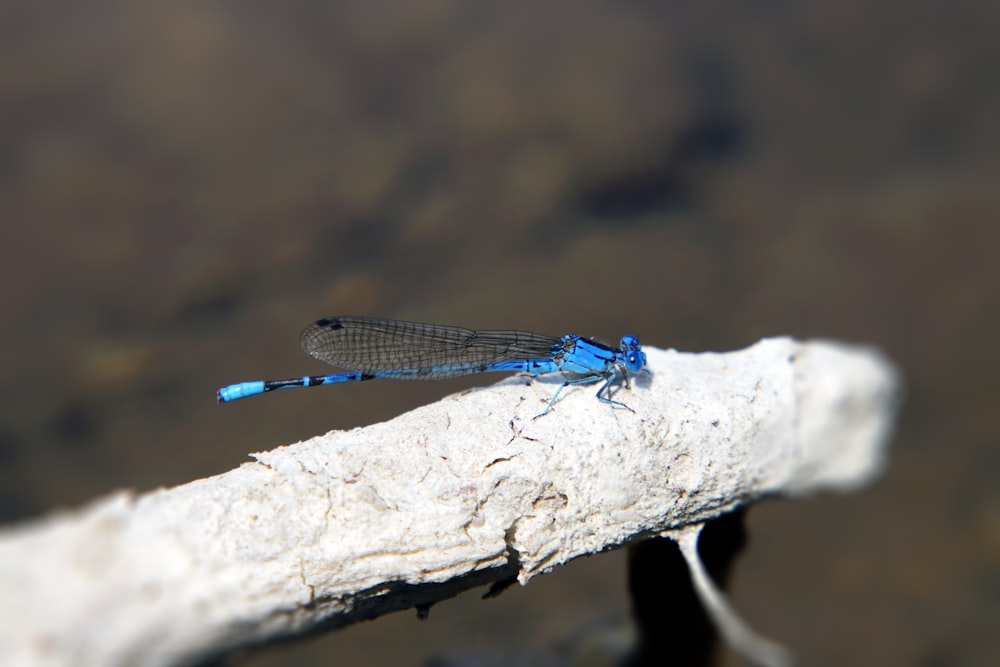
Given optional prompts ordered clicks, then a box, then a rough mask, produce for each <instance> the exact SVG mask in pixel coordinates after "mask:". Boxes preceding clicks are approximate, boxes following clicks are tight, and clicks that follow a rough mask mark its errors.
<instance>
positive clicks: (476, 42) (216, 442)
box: [0, 0, 1000, 667]
mask: <svg viewBox="0 0 1000 667" xmlns="http://www.w3.org/2000/svg"><path fill="white" fill-rule="evenodd" d="M538 4H541V3H534V2H526V1H523V0H514V1H507V2H457V1H454V0H410V1H407V2H404V1H402V0H397V1H395V2H390V1H386V0H368V1H367V2H363V3H362V2H357V3H340V2H333V1H325V2H324V1H321V0H286V1H284V2H258V1H255V0H241V1H236V0H227V1H220V2H187V1H183V0H182V1H177V0H174V1H172V2H155V1H154V2H141V3H140V2H131V3H128V2H113V1H110V0H89V1H88V2H83V3H81V2H69V1H66V0H53V1H52V2H47V3H37V2H29V1H26V0H14V1H10V0H8V1H7V2H4V3H2V5H0V216H2V218H0V219H2V227H0V258H2V262H0V275H2V283H0V312H2V313H3V315H4V317H3V327H2V328H0V337H2V339H0V349H2V350H3V353H2V355H0V378H2V383H0V518H2V519H3V520H5V521H6V522H13V521H16V520H20V519H24V518H29V517H32V516H37V515H40V514H42V513H44V512H46V511H49V510H51V509H53V508H58V507H70V506H75V505H78V504H80V503H83V502H85V501H87V500H88V499H91V498H94V497H96V496H98V495H100V494H102V493H105V492H108V491H110V490H112V489H117V488H121V487H133V488H136V489H139V490H148V489H152V488H155V487H157V486H160V485H175V484H180V483H183V482H186V481H189V480H192V479H195V478H197V477H202V476H206V475H210V474H214V473H219V472H222V471H225V470H228V469H230V468H233V467H235V466H237V465H239V464H240V463H241V462H243V461H245V460H246V454H247V452H251V451H257V450H262V449H270V448H272V447H274V446H277V445H279V444H283V443H288V442H294V441H297V440H299V439H304V438H307V437H310V436H312V435H315V434H318V433H322V432H325V431H327V430H330V429H333V428H349V427H353V426H357V425H363V424H368V423H371V422H373V421H377V420H383V419H386V418H389V417H391V416H393V415H396V414H398V413H399V412H401V411H403V410H406V409H410V408H413V407H416V406H418V405H421V404H424V403H426V402H429V401H432V400H434V399H436V398H438V397H441V396H443V395H446V394H448V393H451V392H453V391H456V390H457V389H459V388H461V387H465V386H471V385H482V384H487V383H489V382H491V381H493V380H495V379H497V378H492V377H486V378H471V379H470V378H466V379H464V380H455V381H448V382H441V383H405V382H400V383H393V382H372V383H364V384H361V385H357V386H340V387H327V388H321V389H313V390H309V391H295V392H287V393H281V394H274V395H270V396H268V397H261V398H258V399H251V400H248V401H245V402H240V403H236V404H233V405H227V406H218V405H216V404H215V402H214V391H215V389H216V388H217V387H219V386H221V385H223V384H227V383H230V382H235V381H238V380H249V379H257V378H272V377H286V376H290V375H299V374H305V373H318V372H326V370H325V368H324V367H323V366H322V365H321V364H318V363H317V362H314V361H313V360H311V359H309V358H308V357H306V356H305V355H304V354H302V353H301V351H300V350H299V349H298V346H297V340H298V333H299V330H300V329H301V328H302V327H303V326H304V325H305V324H307V323H308V322H310V321H312V320H314V319H316V318H318V317H321V316H326V315H333V314H372V315H382V316H390V317H402V318H410V319H419V320H426V321H440V322H444V323H454V324H461V325H465V326H470V327H492V328H506V327H510V328H524V329H529V330H537V331H540V332H544V333H552V334H562V333H566V332H575V333H581V334H584V335H590V336H597V337H601V338H605V339H609V340H612V341H614V340H617V339H618V337H619V336H621V334H623V333H626V332H634V333H636V334H638V335H639V336H640V338H641V340H642V341H643V342H644V343H646V344H648V345H654V346H659V347H677V348H679V349H683V350H708V349H711V350H725V349H733V348H738V347H742V346H745V345H747V344H750V343H751V342H753V341H755V340H756V339H758V338H760V337H762V336H767V335H775V334H792V335H795V336H799V337H816V336H821V337H831V338H838V339H845V340H848V341H859V342H870V343H874V344H877V345H878V346H880V347H881V348H882V349H883V350H885V351H886V352H887V353H888V354H889V355H890V356H891V357H892V358H893V359H894V360H895V361H896V362H897V363H899V364H900V366H901V367H902V369H903V371H904V373H905V374H906V377H907V381H908V401H907V405H906V410H905V412H904V415H903V423H902V426H901V430H900V432H899V434H898V437H897V438H896V441H895V446H894V455H893V461H892V466H891V469H890V471H889V474H888V476H887V478H886V479H884V480H883V481H882V482H881V483H880V484H879V485H878V486H876V487H875V488H873V489H872V490H870V491H867V492H865V493H861V494H858V495H856V496H850V497H840V496H836V497H834V496H831V497H823V498H817V499H815V500H810V501H804V502H795V503H787V502H779V501H774V502H770V503H766V504H763V505H761V506H759V507H756V508H754V510H753V511H751V513H750V531H751V543H750V545H749V547H748V549H747V551H746V553H745V554H744V556H743V557H742V559H741V560H740V562H739V565H738V570H737V572H736V573H735V577H734V579H735V586H734V588H733V590H732V592H733V596H734V600H735V604H736V606H737V608H738V609H739V610H740V611H741V612H742V613H743V614H744V615H745V617H746V618H747V619H748V620H749V621H750V622H751V624H752V625H754V626H755V627H756V628H758V629H760V630H761V631H763V632H765V633H767V634H769V635H771V636H773V637H776V638H779V639H781V640H782V641H784V642H786V643H787V644H788V645H790V646H791V647H792V648H793V649H794V650H795V651H796V652H797V653H798V654H799V656H800V658H801V662H802V664H804V665H830V666H834V665H838V666H839V665H843V664H852V665H939V664H941V665H944V664H949V665H950V664H963V665H995V664H1000V637H998V635H997V632H996V629H997V619H998V618H1000V485H998V484H997V481H996V480H997V473H998V472H1000V450H998V447H997V446H998V443H1000V426H998V419H997V406H998V403H1000V388H998V387H1000V381H998V377H1000V353H998V352H997V344H998V341H1000V307H998V294H1000V269H998V268H997V263H996V255H997V253H998V250H1000V225H998V224H997V220H998V213H1000V206H998V203H997V176H998V174H1000V170H998V166H1000V165H998V162H1000V160H998V154H1000V153H998V149H1000V142H998V134H1000V122H998V118H1000V93H998V86H997V66H998V65H1000V58H998V55H1000V54H998V50H1000V47H998V45H1000V38H998V29H997V26H998V25H1000V21H998V19H1000V16H998V14H1000V12H998V11H997V5H996V4H993V5H992V7H991V6H990V5H989V3H963V2H952V3H945V2H921V1H919V0H917V1H915V2H908V3H877V4H876V5H873V4H872V3H868V2H857V1H853V0H848V1H843V0H812V1H804V2H780V1H766V0H765V1H759V2H715V1H708V2H691V3H682V2H651V1H643V0H632V1H624V2H611V1H610V0H603V1H598V0H577V1H575V2H568V1H561V0H557V1H554V2H548V3H544V6H537V5H538ZM624 582H625V572H624V555H623V554H621V553H612V554H605V555H601V556H599V557H593V558H589V559H586V560H583V561H580V562H577V563H574V564H571V565H570V566H568V567H566V568H563V569H560V570H558V571H557V572H555V573H554V574H552V575H550V576H547V577H542V578H540V579H538V580H535V581H533V582H532V583H531V585H530V586H528V587H526V588H514V589H511V590H508V591H507V592H506V593H505V594H504V595H502V596H501V597H500V598H499V599H496V600H490V601H486V602H480V601H479V599H478V596H479V594H480V593H481V592H482V591H473V592H470V593H468V594H466V595H464V596H462V597H460V598H458V599H456V600H452V601H448V602H445V603H442V604H440V605H437V606H436V607H435V608H434V609H433V610H432V612H431V616H430V619H429V620H428V621H425V622H419V621H417V620H416V618H415V615H414V614H413V613H412V612H407V613H401V614H396V615H393V616H390V617H386V618H383V619H379V620H377V621H374V622H372V623H367V624H364V625H361V626H355V627H351V628H348V629H346V630H344V631H341V632H338V633H335V634H329V635H324V636H322V637H319V638H315V639H312V640H309V641H307V642H303V643H300V644H293V645H289V646H283V647H278V648H274V649H270V650H268V651H266V652H263V653H258V654H254V655H253V656H250V657H248V658H246V659H244V660H240V661H237V664H242V665H253V666H255V667H264V666H265V665H282V664H301V665H321V664H322V665H326V664H358V663H359V662H361V661H362V660H363V661H364V662H365V664H369V665H435V666H452V665H483V666H486V665H503V664H531V665H562V664H602V663H600V662H597V663H588V662H586V661H587V660H596V659H597V658H595V657H594V656H595V655H599V654H601V653H605V654H606V653H609V652H610V653H614V652H615V650H618V649H619V648H620V647H621V645H622V644H621V642H623V641H625V640H626V636H625V635H624V634H622V633H625V632H626V630H627V623H628V612H629V609H628V600H627V599H626V596H625V592H624V588H625V584H624ZM665 603H666V604H669V601H665ZM595 646H596V648H595ZM724 661H725V662H726V664H736V661H735V659H734V658H733V657H732V656H725V657H724Z"/></svg>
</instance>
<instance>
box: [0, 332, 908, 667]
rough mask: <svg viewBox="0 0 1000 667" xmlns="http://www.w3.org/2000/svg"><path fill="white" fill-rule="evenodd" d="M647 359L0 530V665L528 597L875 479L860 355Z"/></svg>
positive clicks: (815, 349) (174, 656) (167, 649)
mask: <svg viewBox="0 0 1000 667" xmlns="http://www.w3.org/2000/svg"><path fill="white" fill-rule="evenodd" d="M646 351H647V355H648V360H649V369H650V373H649V374H648V375H643V376H640V377H639V378H638V379H637V381H636V382H634V383H633V387H632V389H631V391H627V390H624V389H623V390H621V391H620V392H619V393H618V394H616V397H617V398H618V399H619V400H622V401H624V402H625V403H627V404H628V405H629V406H630V407H631V408H632V410H634V412H630V411H628V410H623V409H620V408H617V409H616V408H612V407H610V406H608V405H606V404H603V403H600V402H599V401H597V400H595V399H594V397H593V395H592V394H593V392H594V388H593V387H592V386H590V387H575V388H569V389H567V390H566V391H564V392H563V395H562V396H561V397H560V399H559V401H558V403H556V405H555V406H554V408H553V410H552V411H551V412H549V413H548V414H546V415H544V416H541V417H537V418H536V416H537V415H539V413H540V412H542V410H543V409H544V407H545V404H546V402H547V401H548V399H549V397H550V396H551V394H552V392H553V391H554V390H555V389H556V387H557V386H558V384H557V383H558V379H552V380H551V381H545V380H537V379H536V380H534V381H531V382H527V381H526V380H525V379H524V378H518V377H514V378H509V379H506V380H504V381H502V382H500V383H499V384H497V385H495V386H492V387H488V388H484V389H480V390H474V391H469V392H465V393H463V394H460V395H455V396H451V397H448V398H446V399H444V400H442V401H439V402H437V403H435V404H433V405H428V406H426V407H423V408H420V409H418V410H414V411H412V412H409V413H406V414H404V415H401V416H399V417H397V418H395V419H393V420H391V421H389V422H385V423H382V424H375V425H373V426H369V427H366V428H359V429H354V430H351V431H333V432H330V433H328V434H327V435H324V436H320V437H316V438H313V439H311V440H308V441H306V442H301V443H298V444H295V445H289V446H286V447H280V448H278V449H275V450H273V451H269V452H263V453H259V454H255V455H254V458H255V459H256V461H255V462H251V463H246V464H244V465H242V466H240V467H239V468H237V469H235V470H232V471H230V472H228V473H225V474H222V475H218V476H215V477H211V478H208V479H203V480H198V481H195V482H192V483H190V484H185V485H183V486H179V487H176V488H172V489H165V490H159V491H155V492H152V493H146V494H142V495H138V496H137V495H134V494H131V493H127V492H119V493H116V494H113V495H111V496H109V497H107V498H104V499H102V500H99V501H97V502H95V503H93V504H92V505H90V506H88V507H85V508H82V509H80V510H78V511H74V512H67V513H63V514H60V515H57V516H52V517H50V518H45V519H43V520H40V521H37V522H35V523H31V524H25V525H22V526H18V527H13V528H7V529H5V530H3V531H2V532H0V590H2V595H0V663H2V664H4V665H15V664H30V665H42V664H51V665H63V664H74V665H176V664H183V663H186V662H190V661H193V660H197V659H203V658H205V657H206V656H210V655H212V654H213V653H216V652H223V651H226V650H228V649H231V648H233V647H236V646H243V645H247V644H252V643H257V642H266V641H268V640H269V639H271V638H274V637H277V636H288V635H290V634H295V633H299V632H304V631H308V630H314V629H316V628H317V627H320V626H322V627H336V626H340V625H345V624H348V623H352V622H355V621H357V620H360V619H367V618H372V617H375V616H378V615H380V614H383V613H386V612H389V611H394V610H397V609H400V608H405V607H410V606H415V605H421V604H429V603H431V602H434V601H436V600H439V599H443V598H446V597H449V596H451V595H454V594H456V593H458V592H460V591H461V590H464V589H467V588H469V587H471V586H475V585H480V584H483V583H487V582H491V581H496V580H503V579H507V578H511V577H516V578H517V579H518V580H519V581H520V582H521V583H522V584H523V583H526V582H528V581H529V580H530V579H531V578H532V577H533V576H535V575H536V574H539V573H541V572H544V571H547V570H549V569H552V568H554V567H555V566H557V565H560V564H562V563H565V562H567V561H569V560H571V559H573V558H576V557H577V556H581V555H584V554H592V553H595V552H598V551H601V550H604V549H607V548H610V547H615V546H620V545H623V544H626V543H628V542H630V541H634V540H637V539H641V538H643V537H648V536H656V535H662V534H672V533H671V531H677V530H680V529H683V528H684V527H685V526H692V525H696V524H699V523H702V522H705V521H707V520H709V519H711V518H713V517H715V516H717V515H719V514H721V513H723V512H725V511H727V510H729V509H731V508H733V507H736V506H739V505H745V504H747V503H751V502H754V501H755V500H757V499H760V498H762V497H765V496H768V495H774V494H782V495H797V494H804V493H811V492H815V491H819V490H825V489H831V490H837V489H839V490H849V489H853V488H855V487H857V486H859V485H863V484H865V483H866V482H868V481H869V480H871V479H872V478H873V477H874V476H875V475H877V474H878V473H879V471H880V470H881V468H882V466H883V463H884V457H885V445H886V441H887V438H888V435H889V432H890V430H891V427H892V424H893V419H894V416H895V406H896V403H897V400H898V380H897V377H896V374H895V372H894V370H893V368H892V367H891V366H890V365H889V364H888V363H887V362H886V361H885V360H884V359H883V358H882V357H880V356H879V355H878V354H877V353H875V352H872V351H870V350H867V349H863V348H857V347H848V346H843V345H838V344H832V343H822V342H813V343H799V342H796V341H794V340H791V339H787V338H776V339H769V340H764V341H762V342H760V343H758V344H756V345H754V346H753V347H750V348H748V349H746V350H742V351H738V352H731V353H725V354H683V353H678V352H675V351H662V350H657V349H654V348H646ZM347 389H349V388H341V390H342V391H344V390H347ZM331 393H332V392H331ZM261 400H266V399H261ZM331 400H336V397H334V396H332V397H331ZM673 534H674V535H676V533H673ZM689 551H690V549H689ZM724 634H725V632H724Z"/></svg>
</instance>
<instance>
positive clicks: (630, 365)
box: [621, 336, 646, 373]
mask: <svg viewBox="0 0 1000 667" xmlns="http://www.w3.org/2000/svg"><path fill="white" fill-rule="evenodd" d="M621 351H622V354H623V355H624V356H625V368H626V369H627V370H628V371H629V372H630V373H635V372H637V371H639V370H641V369H642V367H643V366H645V365H646V353H645V352H643V351H642V346H641V345H639V339H638V338H636V337H635V336H622V342H621Z"/></svg>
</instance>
